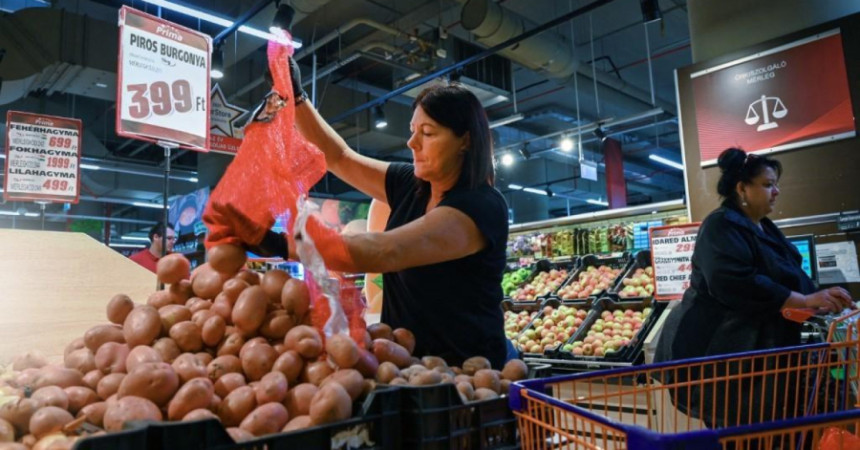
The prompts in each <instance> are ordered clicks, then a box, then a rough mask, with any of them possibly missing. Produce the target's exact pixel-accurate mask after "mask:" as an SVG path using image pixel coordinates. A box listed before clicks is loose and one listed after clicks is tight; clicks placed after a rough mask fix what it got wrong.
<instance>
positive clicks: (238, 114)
mask: <svg viewBox="0 0 860 450" xmlns="http://www.w3.org/2000/svg"><path fill="white" fill-rule="evenodd" d="M209 105H211V109H212V113H211V117H210V119H209V135H210V138H209V139H210V142H209V145H210V147H209V150H211V151H213V152H216V153H226V154H228V155H235V154H236V153H237V152H238V151H239V147H240V146H241V145H242V138H243V137H244V133H243V130H242V127H241V126H240V125H239V124H238V122H239V120H240V119H242V118H243V117H245V115H246V114H247V113H248V110H247V109H243V108H240V107H238V106H236V105H231V104H230V103H228V102H227V99H226V98H224V93H223V92H222V91H221V86H219V85H217V84H216V85H215V87H213V88H212V94H211V95H210V97H209Z"/></svg>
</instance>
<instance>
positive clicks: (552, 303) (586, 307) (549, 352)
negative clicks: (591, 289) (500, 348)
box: [514, 299, 592, 358]
mask: <svg viewBox="0 0 860 450" xmlns="http://www.w3.org/2000/svg"><path fill="white" fill-rule="evenodd" d="M562 305H564V306H565V307H574V308H577V310H582V311H585V315H581V317H578V318H575V319H574V320H576V319H579V320H580V321H581V322H580V324H584V323H585V321H586V320H587V317H588V312H589V311H590V310H591V308H592V304H591V300H590V299H587V300H585V301H581V302H578V303H577V304H572V303H571V304H567V303H564V304H563V303H562V302H561V301H560V300H558V299H550V300H546V301H544V302H543V303H542V306H541V309H540V310H539V311H538V315H537V316H536V317H534V318H533V319H532V320H531V322H530V323H529V325H528V326H526V328H524V329H523V330H521V331H520V333H519V335H518V336H517V342H514V347H515V348H516V349H517V351H520V352H522V353H523V357H525V358H541V357H544V356H546V357H552V356H554V355H555V352H556V350H557V349H558V347H559V346H561V345H562V344H564V342H566V341H568V340H569V339H564V340H563V341H562V342H561V343H560V344H558V345H557V346H555V347H554V348H552V349H545V350H544V351H542V352H530V351H528V349H524V348H523V347H522V346H521V344H519V342H518V341H519V340H520V338H521V337H522V336H524V335H525V334H526V333H527V331H528V330H535V332H536V333H539V332H540V330H539V329H538V328H539V327H537V324H538V323H540V322H539V321H541V322H542V321H543V320H545V319H546V314H545V309H544V308H546V307H547V306H549V307H552V308H554V309H558V308H559V307H561V306H562ZM542 326H543V325H542V324H541V327H542ZM577 330H578V329H577ZM570 334H571V336H569V337H568V338H570V337H572V336H575V335H576V334H577V332H576V331H574V332H573V333H570ZM537 339H538V340H539V339H540V338H539V337H538V338H537Z"/></svg>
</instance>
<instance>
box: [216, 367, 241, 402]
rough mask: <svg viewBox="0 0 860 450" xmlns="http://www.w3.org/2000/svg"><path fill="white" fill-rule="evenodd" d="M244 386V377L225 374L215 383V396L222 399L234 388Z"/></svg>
mask: <svg viewBox="0 0 860 450" xmlns="http://www.w3.org/2000/svg"><path fill="white" fill-rule="evenodd" d="M210 380H211V378H210ZM245 385H246V384H245V375H242V374H241V373H238V372H234V373H225V374H224V375H222V376H221V377H219V378H218V379H217V380H216V381H215V394H216V395H218V396H220V397H221V398H224V397H226V396H227V394H229V393H231V392H233V391H234V390H236V388H239V387H242V386H245Z"/></svg>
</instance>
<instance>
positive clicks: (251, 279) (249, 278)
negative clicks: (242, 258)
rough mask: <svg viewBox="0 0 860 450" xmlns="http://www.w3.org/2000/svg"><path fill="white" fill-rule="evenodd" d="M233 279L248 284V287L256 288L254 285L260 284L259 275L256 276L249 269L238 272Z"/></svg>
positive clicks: (255, 273)
mask: <svg viewBox="0 0 860 450" xmlns="http://www.w3.org/2000/svg"><path fill="white" fill-rule="evenodd" d="M234 278H238V279H240V280H242V281H244V282H246V283H248V285H249V286H256V285H258V284H260V274H258V273H257V272H254V271H253V270H250V269H242V270H240V271H239V273H237V274H236V276H235V277H234Z"/></svg>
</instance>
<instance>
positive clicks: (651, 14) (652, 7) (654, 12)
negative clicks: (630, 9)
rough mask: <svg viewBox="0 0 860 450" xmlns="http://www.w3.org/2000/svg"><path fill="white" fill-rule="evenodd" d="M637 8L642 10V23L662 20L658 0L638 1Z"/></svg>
mask: <svg viewBox="0 0 860 450" xmlns="http://www.w3.org/2000/svg"><path fill="white" fill-rule="evenodd" d="M639 7H640V8H641V9H642V21H643V22H645V23H651V22H656V21H658V20H663V13H662V12H661V11H660V4H659V1H658V0H639Z"/></svg>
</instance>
